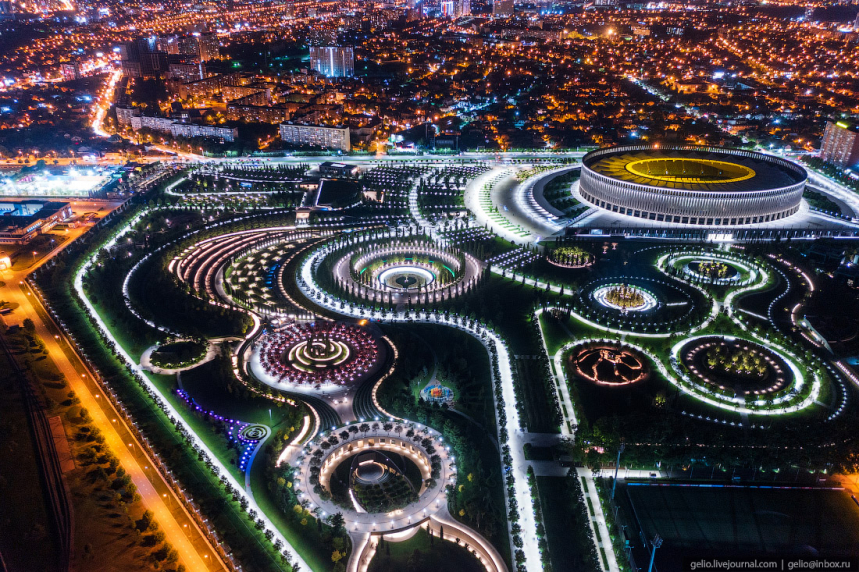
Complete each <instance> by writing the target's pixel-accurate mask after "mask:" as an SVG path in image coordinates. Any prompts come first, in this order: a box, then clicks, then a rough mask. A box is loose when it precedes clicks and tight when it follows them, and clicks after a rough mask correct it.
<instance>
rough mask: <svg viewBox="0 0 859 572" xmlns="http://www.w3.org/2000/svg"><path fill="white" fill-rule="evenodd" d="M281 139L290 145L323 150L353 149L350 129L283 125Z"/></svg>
mask: <svg viewBox="0 0 859 572" xmlns="http://www.w3.org/2000/svg"><path fill="white" fill-rule="evenodd" d="M280 139H281V141H283V142H284V143H289V144H290V145H308V146H310V147H321V148H322V149H339V150H340V151H346V152H348V151H349V150H350V149H351V148H352V146H351V144H350V142H349V128H348V127H326V126H324V125H301V124H297V123H281V124H280Z"/></svg>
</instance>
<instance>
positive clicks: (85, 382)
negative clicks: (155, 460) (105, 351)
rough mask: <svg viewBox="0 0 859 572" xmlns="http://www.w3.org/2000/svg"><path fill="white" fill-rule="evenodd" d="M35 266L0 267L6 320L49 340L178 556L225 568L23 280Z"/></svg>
mask: <svg viewBox="0 0 859 572" xmlns="http://www.w3.org/2000/svg"><path fill="white" fill-rule="evenodd" d="M71 242H72V241H71V240H69V241H67V242H66V243H64V244H62V245H60V246H59V247H57V248H56V249H55V250H54V251H52V252H51V253H50V254H49V255H48V256H46V257H44V258H43V259H42V261H41V263H42V264H43V263H44V262H45V261H46V260H49V259H50V258H51V257H53V256H54V255H56V254H57V253H58V252H59V251H61V250H62V249H63V248H65V247H66V246H67V245H68V244H70V243H71ZM31 270H33V269H27V270H23V271H11V270H4V271H0V281H2V282H4V283H5V285H3V286H2V287H0V299H2V300H6V301H9V302H12V303H17V304H18V305H19V306H18V307H17V308H16V309H15V310H14V311H13V312H12V313H11V314H8V315H6V316H4V317H3V319H4V321H5V322H6V323H7V324H21V323H22V322H23V321H24V319H26V318H29V319H31V320H32V321H33V323H34V324H35V326H36V333H37V334H38V335H39V336H40V337H41V338H42V340H43V341H44V343H45V346H46V349H47V350H48V354H49V356H50V359H52V360H53V361H54V363H55V364H56V365H57V367H58V368H59V370H60V371H61V372H62V373H63V374H64V375H65V376H66V379H67V380H68V381H69V385H70V388H71V389H73V390H74V391H75V393H76V394H77V396H78V397H79V398H80V400H81V403H80V405H81V406H82V407H85V408H86V409H87V410H88V411H89V412H90V414H91V416H92V423H93V424H94V425H95V426H96V427H98V428H99V429H100V430H101V432H102V434H103V435H104V437H105V439H106V443H107V445H108V446H109V447H110V449H111V451H113V452H114V453H115V454H116V456H117V457H118V458H119V460H120V463H121V464H122V467H123V468H124V469H125V470H126V471H127V473H128V474H129V475H130V476H131V479H132V482H133V483H134V484H135V485H136V486H137V490H138V492H139V493H140V495H141V497H142V499H143V504H144V506H145V507H146V508H147V509H149V510H151V511H152V512H153V513H155V519H156V520H157V521H158V524H159V525H160V527H161V530H163V531H164V533H165V534H166V536H167V540H168V541H169V542H170V543H171V544H172V545H173V547H174V548H175V549H176V550H177V552H178V553H179V560H180V562H181V563H182V564H184V565H185V567H186V568H187V570H189V571H198V572H199V571H206V570H224V569H226V567H225V566H224V564H223V562H221V560H220V558H219V557H218V555H217V554H216V553H214V551H213V550H212V548H211V547H210V545H209V543H208V541H207V540H206V538H205V537H204V536H203V533H202V532H201V531H200V530H199V529H198V528H197V527H196V524H195V523H194V521H193V519H192V518H191V517H190V515H188V514H187V512H186V511H185V510H184V508H183V507H182V504H181V503H180V502H179V500H178V498H176V497H175V495H174V493H173V491H172V490H171V489H170V487H169V486H168V485H167V483H166V482H165V481H164V480H163V478H162V476H161V475H160V473H159V472H158V471H157V470H156V469H155V468H154V467H153V465H152V463H151V461H150V460H149V459H148V458H147V456H146V454H145V453H144V450H143V448H142V447H141V445H140V443H139V442H137V441H136V439H135V437H134V436H133V434H132V433H131V431H129V429H128V428H127V427H126V426H125V424H124V423H123V421H122V418H121V417H120V415H118V414H117V412H116V411H115V410H114V408H113V407H112V405H111V403H110V402H109V401H108V399H106V398H105V397H104V396H103V395H102V394H101V390H100V389H99V387H98V385H97V384H96V382H95V381H94V380H93V376H92V373H91V372H89V370H87V368H86V367H85V365H84V363H83V362H82V360H81V359H80V358H79V357H78V356H77V354H76V353H75V352H74V351H73V350H72V348H71V346H70V345H69V343H68V341H67V339H66V338H65V335H64V333H63V332H61V331H59V329H58V328H57V327H56V326H55V325H54V324H53V322H52V321H51V320H50V318H49V317H48V316H47V314H46V312H45V310H44V308H43V307H42V306H41V304H40V303H39V301H38V300H37V298H36V296H35V295H33V293H32V292H30V290H29V288H28V287H27V286H26V284H24V283H23V281H24V278H25V277H26V275H27V274H29V272H30V271H31Z"/></svg>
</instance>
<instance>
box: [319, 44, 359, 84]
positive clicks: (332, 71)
mask: <svg viewBox="0 0 859 572" xmlns="http://www.w3.org/2000/svg"><path fill="white" fill-rule="evenodd" d="M310 68H311V69H312V70H313V71H315V72H319V73H321V74H322V75H324V76H326V77H352V76H353V75H354V74H355V53H354V51H353V50H352V48H351V47H349V46H345V47H344V46H313V47H311V48H310Z"/></svg>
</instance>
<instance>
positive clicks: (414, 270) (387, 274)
mask: <svg viewBox="0 0 859 572" xmlns="http://www.w3.org/2000/svg"><path fill="white" fill-rule="evenodd" d="M402 274H417V275H418V276H420V277H421V278H423V279H424V284H425V285H426V284H431V283H432V282H433V281H435V274H433V273H432V272H430V271H429V270H427V269H426V268H421V267H420V266H394V267H392V268H387V269H385V270H383V271H382V272H380V273H379V275H378V276H377V277H376V281H377V282H378V283H379V286H380V287H381V288H383V289H391V290H398V289H397V288H394V287H393V286H391V285H389V284H388V279H389V278H391V277H393V276H398V275H402ZM415 289H416V287H413V286H409V287H408V288H399V290H415Z"/></svg>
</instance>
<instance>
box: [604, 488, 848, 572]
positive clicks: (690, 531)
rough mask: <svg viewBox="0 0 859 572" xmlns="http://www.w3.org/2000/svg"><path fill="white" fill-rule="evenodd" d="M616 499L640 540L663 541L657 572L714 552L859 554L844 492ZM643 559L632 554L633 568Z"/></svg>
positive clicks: (634, 494)
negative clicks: (632, 518) (630, 515)
mask: <svg viewBox="0 0 859 572" xmlns="http://www.w3.org/2000/svg"><path fill="white" fill-rule="evenodd" d="M621 493H622V494H620V495H618V496H619V497H622V499H623V500H625V501H626V502H627V503H631V506H632V508H634V514H635V515H636V516H637V519H638V522H639V523H640V525H641V528H642V529H643V531H644V534H645V536H646V537H647V538H652V537H653V535H655V534H657V533H658V534H659V535H660V536H661V537H662V538H663V539H664V540H665V543H664V544H663V545H662V548H660V549H659V550H658V551H657V553H656V565H657V568H658V569H659V570H677V569H679V567H680V566H681V565H682V564H681V563H682V560H683V559H684V558H690V557H692V558H697V557H702V556H708V555H714V554H718V555H719V556H724V557H739V556H743V555H755V554H770V555H777V556H790V555H796V556H804V555H812V554H815V553H817V554H819V555H821V556H854V557H855V556H857V555H859V507H857V506H856V504H855V503H854V502H853V500H852V499H851V498H850V494H849V493H847V492H845V491H838V490H825V489H817V490H807V489H806V490H803V489H754V488H709V487H706V488H705V487H681V486H651V485H648V484H641V485H633V484H630V485H628V486H626V487H624V490H623V491H621ZM633 536H635V535H633ZM635 544H636V546H637V547H638V545H640V544H641V541H640V540H639V539H636V542H635ZM644 558H647V555H646V554H645V553H644V550H637V551H636V562H637V563H639V564H641V563H642V562H644V561H645V560H643V559H644Z"/></svg>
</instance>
